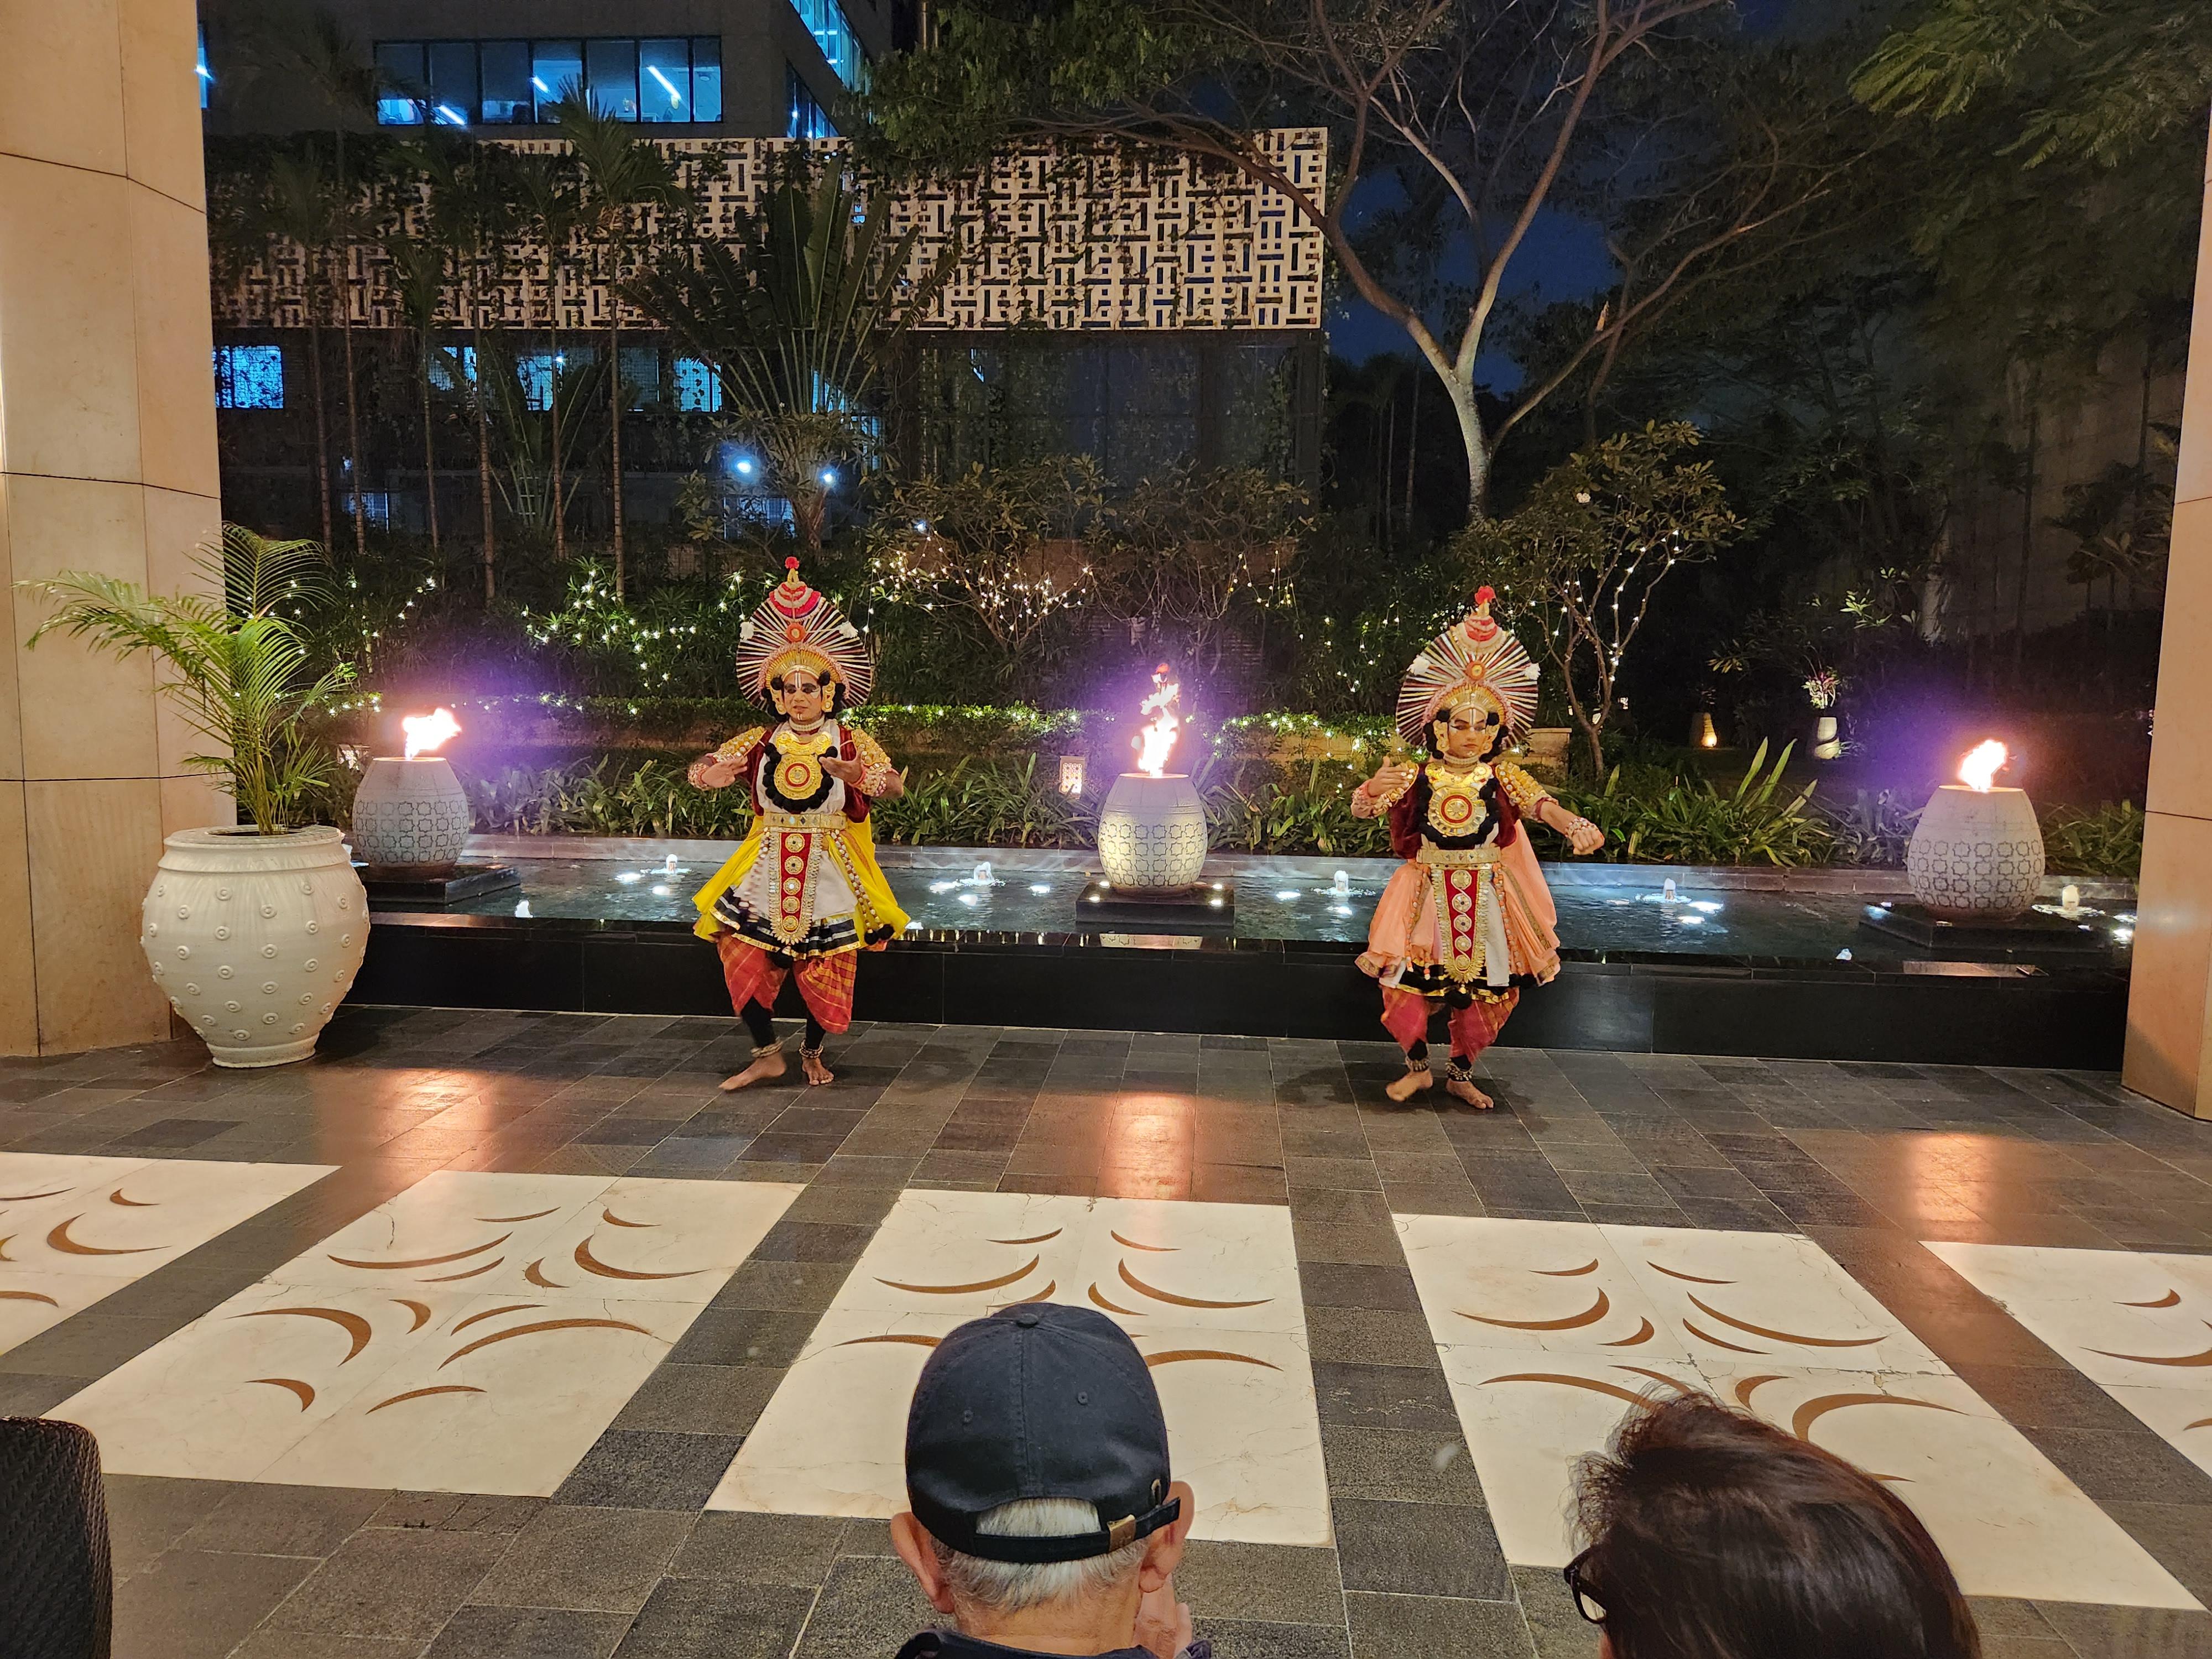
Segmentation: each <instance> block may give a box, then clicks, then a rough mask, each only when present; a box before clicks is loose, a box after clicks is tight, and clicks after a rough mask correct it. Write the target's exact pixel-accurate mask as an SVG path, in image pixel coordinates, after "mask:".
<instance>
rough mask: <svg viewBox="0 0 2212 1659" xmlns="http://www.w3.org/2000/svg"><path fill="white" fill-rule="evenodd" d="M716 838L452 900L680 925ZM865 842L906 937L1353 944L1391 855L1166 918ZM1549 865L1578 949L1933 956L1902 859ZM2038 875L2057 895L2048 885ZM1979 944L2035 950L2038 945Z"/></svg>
mask: <svg viewBox="0 0 2212 1659" xmlns="http://www.w3.org/2000/svg"><path fill="white" fill-rule="evenodd" d="M728 850H729V849H728V845H727V844H726V843H724V842H697V841H647V840H617V839H601V838H597V837H586V836H563V837H557V838H556V837H533V836H477V837H475V838H474V839H472V840H471V843H470V848H469V853H468V857H469V859H470V860H471V861H497V862H502V863H511V864H513V865H514V866H516V867H517V868H518V869H519V870H520V872H521V875H522V887H521V890H520V891H519V892H518V891H516V890H512V889H510V890H506V891H504V892H500V893H495V894H490V895H487V896H483V897H482V898H478V899H475V900H471V901H466V902H461V903H458V904H456V905H454V906H453V907H452V908H453V912H454V913H457V914H462V915H483V916H515V915H521V916H524V917H527V918H533V919H541V920H544V919H565V920H576V921H627V922H645V923H648V924H649V923H681V924H685V925H688V924H689V923H690V921H692V920H693V919H694V916H695V912H694V911H693V909H692V908H691V895H692V893H693V892H694V891H695V890H696V889H697V888H698V887H699V885H700V884H702V882H703V881H704V880H705V879H706V878H707V877H708V875H710V874H712V873H713V872H714V870H715V868H716V867H717V866H719V865H720V862H721V860H723V858H725V857H726V855H727V853H728ZM878 852H879V854H880V856H881V858H882V861H883V865H884V872H885V873H886V875H888V876H889V878H890V883H891V886H892V889H893V890H895V891H896V893H897V894H898V896H899V900H900V902H901V903H902V904H903V905H904V906H905V907H906V908H907V910H908V913H909V914H910V915H912V916H913V918H914V922H915V926H914V928H913V930H912V931H913V932H914V933H916V934H918V935H921V936H924V937H931V936H943V935H948V934H950V935H957V934H966V933H986V934H1001V935H1028V936H1032V937H1034V936H1036V935H1048V936H1051V935H1071V934H1073V935H1084V936H1092V937H1097V938H1098V939H1101V940H1102V941H1103V942H1111V943H1134V942H1138V941H1139V940H1141V941H1143V942H1146V943H1152V942H1158V943H1161V944H1166V943H1169V942H1170V941H1171V940H1178V939H1204V938H1228V939H1247V940H1261V939H1292V940H1303V941H1311V942H1316V943H1337V944H1356V943H1358V942H1360V941H1362V940H1364V939H1365V937H1366V932H1367V921H1368V917H1369V915H1370V914H1371V913H1372V911H1373V909H1374V908H1375V901H1376V897H1377V896H1379V895H1380V893H1381V892H1382V890H1383V884H1384V883H1385V882H1387V881H1388V880H1389V877H1390V875H1391V872H1393V871H1394V870H1395V869H1396V867H1397V864H1396V861H1395V860H1388V859H1329V858H1305V857H1273V856H1264V855H1259V854H1218V855H1216V857H1214V858H1213V859H1212V860H1210V861H1209V863H1208V866H1207V872H1206V878H1207V879H1208V881H1223V882H1231V883H1233V884H1234V892H1235V903H1234V908H1228V907H1227V906H1225V907H1224V908H1223V910H1222V912H1221V914H1220V915H1219V917H1218V919H1216V918H1214V917H1212V916H1210V915H1205V914H1204V913H1203V912H1200V913H1196V914H1195V915H1194V919H1193V920H1191V921H1176V922H1175V923H1173V924H1172V925H1171V926H1170V925H1165V924H1161V923H1158V922H1145V923H1140V924H1133V923H1130V922H1127V921H1117V920H1116V919H1115V917H1114V916H1113V915H1112V913H1111V911H1110V908H1107V907H1103V906H1101V907H1091V906H1085V905H1084V904H1083V903H1082V902H1081V898H1082V895H1083V890H1084V887H1085V879H1086V876H1087V874H1088V872H1090V871H1091V869H1092V868H1093V867H1094V865H1095V856H1094V855H1093V854H1089V853H1087V852H1083V851H1065V852H1063V851H1051V850H1030V849H1017V848H938V847H926V848H907V847H885V848H879V849H878ZM1546 875H1547V878H1548V879H1549V880H1550V882H1551V884H1552V890H1553V897H1554V899H1555V900H1556V901H1557V902H1558V904H1559V934H1560V938H1561V939H1562V940H1563V941H1564V943H1565V947H1566V951H1567V953H1568V955H1569V956H1570V957H1571V958H1574V959H1581V960H1590V959H1599V960H1637V959H1643V958H1650V957H1676V958H1686V959H1689V960H1692V961H1695V960H1699V959H1705V960H1716V961H1726V960H1734V961H1755V962H1769V963H1771V962H1834V961H1838V960H1844V961H1856V962H1861V963H1869V964H1875V965H1896V964H1899V963H1909V962H1912V961H1915V960H1929V959H1931V958H1932V957H1933V955H1934V953H1933V952H1931V951H1923V950H1917V949H1916V948H1915V947H1913V946H1911V945H1908V944H1906V943H1905V942H1904V941H1902V940H1899V939H1891V938H1885V937H1882V936H1880V935H1876V934H1875V933H1869V932H1868V931H1867V930H1865V929H1863V928H1862V927H1861V926H1860V922H1861V921H1862V920H1863V918H1865V917H1866V916H1867V915H1869V910H1870V908H1872V907H1878V906H1880V905H1881V904H1882V903H1883V902H1885V901H1888V900H1895V899H1899V898H1902V897H1905V896H1906V890H1905V885H1904V881H1903V878H1902V875H1901V873H1900V872H1893V871H1847V870H1813V871H1787V872H1785V871H1760V870H1753V869H1737V868H1729V869H1709V868H1695V869H1690V868H1674V869H1670V868H1668V867H1664V866H1650V865H1607V864H1584V863H1568V864H1558V865H1547V866H1546ZM2081 886H2082V888H2083V892H2084V897H2083V903H2084V906H2085V914H2084V915H2082V916H2081V918H2079V919H2078V921H2077V927H2079V928H2080V929H2081V931H2082V932H2083V933H2084V934H2085V936H2086V939H2085V942H2087V939H2093V941H2094V948H2093V950H2092V951H2088V952H2086V953H2082V952H2070V953H2067V954H2068V957H2069V959H2070V960H2072V961H2074V962H2079V963H2094V964H2096V965H2100V966H2113V967H2122V968H2124V966H2125V963H2126V959H2127V954H2128V949H2129V942H2130V939H2131V938H2132V928H2131V926H2130V924H2131V923H2132V921H2133V910H2134V895H2133V890H2132V889H2131V888H2130V887H2129V886H2128V885H2127V884H2121V883H2101V884H2100V883H2094V882H2085V883H2082V884H2081ZM2051 890H2052V895H2053V897H2054V899H2055V897H2056V894H2057V883H2056V882H2055V881H2054V882H2053V883H2051ZM518 907H526V908H518ZM1845 952H1848V953H1849V954H1848V955H1844V953H1845ZM1948 954H1950V955H1952V956H1953V957H1955V956H1957V955H1958V954H1959V953H1958V952H1955V951H1953V952H1950V953H1948ZM1987 954H1989V955H1990V956H1991V957H1995V958H1997V959H2008V960H2043V959H2045V958H2046V957H2049V956H2050V955H2051V954H2052V953H2049V952H2037V953H2033V954H2032V955H2028V956H2022V955H2020V954H2018V953H2005V952H1992V953H1987Z"/></svg>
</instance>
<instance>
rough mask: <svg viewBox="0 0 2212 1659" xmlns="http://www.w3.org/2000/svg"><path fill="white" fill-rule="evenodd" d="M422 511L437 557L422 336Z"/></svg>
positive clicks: (434, 472) (426, 345) (434, 461)
mask: <svg viewBox="0 0 2212 1659" xmlns="http://www.w3.org/2000/svg"><path fill="white" fill-rule="evenodd" d="M422 510H423V512H424V513H425V514H427V515H428V519H429V522H430V556H431V558H432V559H433V560H435V559H436V558H437V556H438V455H437V449H436V447H435V444H434V443H433V441H432V439H431V425H430V336H429V333H428V331H427V330H426V331H424V333H423V335H422Z"/></svg>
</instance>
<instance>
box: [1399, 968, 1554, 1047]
mask: <svg viewBox="0 0 2212 1659" xmlns="http://www.w3.org/2000/svg"><path fill="white" fill-rule="evenodd" d="M1520 1001H1521V993H1520V990H1519V989H1518V988H1517V987H1516V988H1514V989H1510V990H1507V991H1504V992H1500V993H1498V994H1494V995H1492V996H1485V995H1481V994H1477V995H1476V997H1475V999H1474V1001H1473V1002H1471V1003H1469V1004H1468V1006H1466V1007H1464V1008H1455V1009H1453V1010H1452V1011H1451V1020H1450V1025H1451V1051H1452V1053H1454V1054H1457V1055H1458V1056H1459V1057H1460V1058H1461V1059H1462V1060H1473V1059H1474V1057H1475V1056H1476V1055H1477V1054H1480V1053H1481V1052H1482V1051H1483V1050H1484V1049H1486V1048H1489V1047H1490V1045H1491V1044H1492V1043H1493V1042H1497V1041H1498V1033H1499V1032H1500V1031H1502V1030H1504V1029H1505V1022H1506V1020H1507V1019H1508V1018H1510V1017H1511V1015H1512V1012H1513V1010H1514V1009H1515V1008H1516V1006H1519V1004H1520ZM1383 1028H1384V1029H1385V1030H1388V1031H1389V1033H1390V1035H1391V1036H1394V1037H1395V1038H1397V1039H1398V1046H1399V1047H1400V1048H1412V1047H1413V1045H1414V1044H1415V1043H1417V1042H1425V1041H1427V1039H1428V1035H1429V1000H1428V999H1427V998H1426V997H1425V996H1423V995H1422V994H1420V993H1419V991H1409V990H1407V988H1406V987H1404V986H1402V985H1386V986H1384V987H1383Z"/></svg>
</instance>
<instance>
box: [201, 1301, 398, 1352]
mask: <svg viewBox="0 0 2212 1659" xmlns="http://www.w3.org/2000/svg"><path fill="white" fill-rule="evenodd" d="M285 1316H293V1317H296V1318H300V1319H322V1320H327V1321H329V1322H331V1324H333V1325H335V1326H337V1328H339V1329H340V1330H342V1331H343V1332H344V1333H345V1334H346V1335H347V1336H348V1337H349V1338H350V1339H351V1340H352V1343H353V1346H351V1347H349V1348H348V1349H347V1350H346V1357H345V1358H344V1359H341V1360H339V1361H338V1364H341V1365H343V1364H346V1363H347V1361H348V1360H350V1359H352V1358H355V1356H356V1355H357V1354H359V1353H360V1352H361V1351H362V1349H363V1348H366V1347H367V1346H368V1344H369V1340H370V1338H372V1337H373V1336H374V1335H375V1334H376V1333H375V1330H374V1328H373V1327H371V1325H370V1324H369V1322H368V1321H367V1320H366V1319H363V1318H362V1316H360V1315H359V1314H357V1313H349V1312H347V1311H346V1310H344V1309H343V1308H253V1309H249V1310H247V1311H246V1312H245V1313H242V1314H239V1315H237V1316H236V1317H238V1318H240V1319H280V1318H283V1317H285Z"/></svg>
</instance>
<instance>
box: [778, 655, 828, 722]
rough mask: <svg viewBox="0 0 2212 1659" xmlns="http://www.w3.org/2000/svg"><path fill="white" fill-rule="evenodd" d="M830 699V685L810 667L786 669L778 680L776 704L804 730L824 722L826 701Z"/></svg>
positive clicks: (787, 718)
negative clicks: (826, 684) (824, 682)
mask: <svg viewBox="0 0 2212 1659" xmlns="http://www.w3.org/2000/svg"><path fill="white" fill-rule="evenodd" d="M828 701H829V697H828V695H827V688H826V687H825V686H824V685H823V682H822V679H821V678H820V677H819V676H818V675H817V674H816V673H815V672H814V671H813V670H811V669H810V668H789V669H786V670H785V671H784V674H783V678H781V680H779V681H777V682H776V685H775V706H776V708H778V709H779V710H781V712H782V714H783V717H784V718H785V719H786V720H789V721H790V722H791V723H792V725H793V726H796V727H797V728H798V729H799V731H801V732H811V731H812V730H813V729H814V728H815V727H816V726H819V725H821V724H822V716H823V704H824V703H826V702H828Z"/></svg>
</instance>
